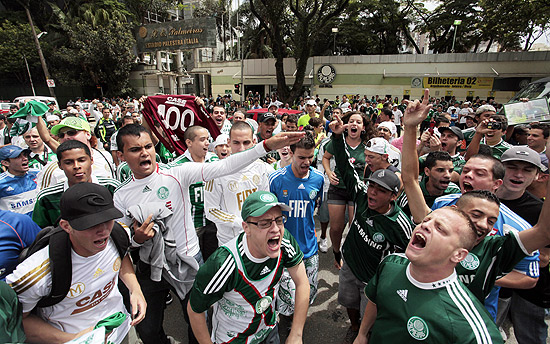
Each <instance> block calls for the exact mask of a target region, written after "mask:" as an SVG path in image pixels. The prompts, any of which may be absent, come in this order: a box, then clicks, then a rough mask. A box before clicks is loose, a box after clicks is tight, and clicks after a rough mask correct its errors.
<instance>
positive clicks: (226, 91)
mask: <svg viewBox="0 0 550 344" xmlns="http://www.w3.org/2000/svg"><path fill="white" fill-rule="evenodd" d="M231 93H233V91H231V90H225V94H231Z"/></svg>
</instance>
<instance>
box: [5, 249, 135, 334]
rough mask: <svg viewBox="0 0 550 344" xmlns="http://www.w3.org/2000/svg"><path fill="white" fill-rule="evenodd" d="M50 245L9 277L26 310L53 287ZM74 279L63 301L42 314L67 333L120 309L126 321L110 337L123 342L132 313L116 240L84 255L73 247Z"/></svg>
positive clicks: (40, 310) (7, 278) (76, 330)
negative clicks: (120, 286) (121, 277)
mask: <svg viewBox="0 0 550 344" xmlns="http://www.w3.org/2000/svg"><path fill="white" fill-rule="evenodd" d="M48 250H49V247H48V246H46V247H44V248H43V249H41V250H40V251H38V252H36V253H34V254H33V255H32V256H30V257H29V258H27V259H26V260H25V261H23V262H22V263H21V264H19V265H18V266H17V268H16V269H15V270H14V271H13V273H11V274H10V275H8V276H7V277H6V282H7V283H8V284H9V285H10V286H11V287H12V288H13V289H14V290H15V292H16V293H17V296H18V298H19V301H20V302H21V304H22V305H23V313H26V312H30V311H31V310H33V309H34V308H35V307H36V304H37V303H38V301H40V299H41V298H42V297H44V296H47V295H48V294H49V293H50V290H51V283H52V275H51V272H50V269H51V266H50V260H49V252H48ZM71 262H72V266H73V271H72V280H71V287H70V290H69V293H67V297H65V299H63V300H62V301H61V302H59V303H57V304H55V305H53V306H50V307H43V308H38V309H37V310H38V316H39V317H41V318H42V319H44V320H45V321H46V322H48V323H49V324H50V325H52V326H54V327H56V328H58V329H60V330H62V331H64V332H67V333H78V332H80V331H82V330H84V329H86V328H88V327H92V326H94V325H95V324H96V323H97V322H98V321H99V320H101V319H103V318H106V317H108V316H110V315H112V314H114V313H116V312H123V313H125V314H126V321H125V322H124V323H123V324H122V325H120V326H119V327H118V328H116V329H115V330H113V332H112V333H111V335H110V336H109V338H108V339H109V340H110V341H112V342H114V343H120V342H122V340H123V339H124V337H125V336H126V334H127V333H128V331H129V330H130V320H131V319H130V315H129V314H128V313H127V312H126V308H125V307H124V304H123V303H122V295H121V294H120V292H119V291H118V275H119V270H120V266H121V259H120V256H119V254H118V251H117V249H116V246H115V244H114V243H113V242H112V241H111V240H109V242H108V243H107V247H106V248H105V249H104V250H103V251H101V252H99V253H97V254H95V255H93V256H91V257H82V256H80V255H78V254H77V253H76V252H74V251H73V250H72V249H71Z"/></svg>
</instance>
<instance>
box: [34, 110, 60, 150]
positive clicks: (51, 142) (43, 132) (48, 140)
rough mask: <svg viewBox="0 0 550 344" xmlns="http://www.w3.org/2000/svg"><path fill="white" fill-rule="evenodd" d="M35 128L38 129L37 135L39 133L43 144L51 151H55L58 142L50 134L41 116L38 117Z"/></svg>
mask: <svg viewBox="0 0 550 344" xmlns="http://www.w3.org/2000/svg"><path fill="white" fill-rule="evenodd" d="M36 130H38V135H40V138H41V139H42V141H44V143H45V144H47V145H48V147H50V149H51V150H52V152H54V153H57V147H59V142H57V141H56V140H55V139H54V138H53V137H52V135H51V134H50V131H49V130H48V126H47V125H46V122H44V120H43V119H42V117H38V122H37V123H36Z"/></svg>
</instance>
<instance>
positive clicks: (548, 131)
mask: <svg viewBox="0 0 550 344" xmlns="http://www.w3.org/2000/svg"><path fill="white" fill-rule="evenodd" d="M529 128H530V129H540V130H542V136H544V138H545V139H547V138H548V136H549V135H550V126H549V125H548V124H546V123H533V124H530V125H529Z"/></svg>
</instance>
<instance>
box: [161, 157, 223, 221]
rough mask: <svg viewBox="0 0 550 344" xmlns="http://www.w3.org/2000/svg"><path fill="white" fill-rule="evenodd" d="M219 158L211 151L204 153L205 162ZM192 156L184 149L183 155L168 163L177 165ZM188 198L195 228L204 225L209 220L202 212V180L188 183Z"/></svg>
mask: <svg viewBox="0 0 550 344" xmlns="http://www.w3.org/2000/svg"><path fill="white" fill-rule="evenodd" d="M217 160H220V159H218V157H217V156H216V154H213V153H210V152H208V153H206V158H205V162H212V161H217ZM192 161H193V158H192V157H191V153H190V152H189V150H186V151H185V153H183V155H181V156H180V157H179V158H177V159H176V160H174V161H173V162H171V163H170V165H173V166H178V165H181V164H183V163H186V162H192ZM189 199H190V200H191V215H192V216H193V222H194V224H195V229H199V228H201V227H204V226H206V225H207V224H208V223H210V221H208V220H207V219H206V216H205V214H204V182H198V183H194V184H191V185H189Z"/></svg>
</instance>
